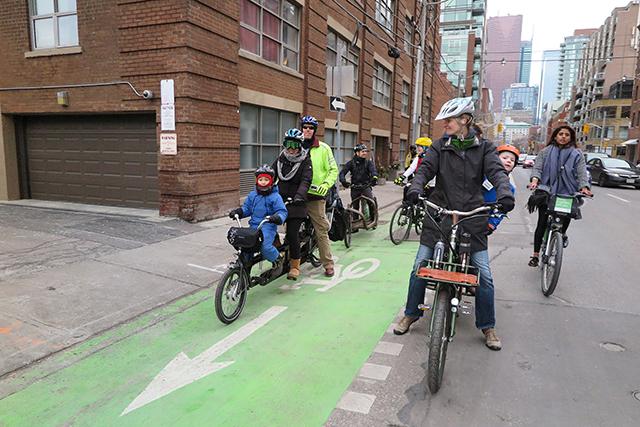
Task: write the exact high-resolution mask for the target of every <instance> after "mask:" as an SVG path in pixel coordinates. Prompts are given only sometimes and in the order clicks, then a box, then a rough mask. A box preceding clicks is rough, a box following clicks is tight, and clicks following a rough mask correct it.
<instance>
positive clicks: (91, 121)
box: [25, 115, 159, 208]
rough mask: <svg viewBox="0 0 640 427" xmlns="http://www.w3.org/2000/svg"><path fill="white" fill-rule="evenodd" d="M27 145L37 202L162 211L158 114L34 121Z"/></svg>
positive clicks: (30, 120) (27, 124)
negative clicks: (61, 202) (160, 203)
mask: <svg viewBox="0 0 640 427" xmlns="http://www.w3.org/2000/svg"><path fill="white" fill-rule="evenodd" d="M25 142H26V148H27V149H26V154H27V165H28V176H29V178H28V179H29V189H30V195H31V198H33V199H45V200H62V201H68V202H77V203H89V204H100V205H112V206H129V207H137V208H157V207H158V199H159V193H158V166H157V150H156V123H155V116H153V115H117V116H116V115H99V116H55V117H54V116H47V117H29V118H27V119H26V120H25Z"/></svg>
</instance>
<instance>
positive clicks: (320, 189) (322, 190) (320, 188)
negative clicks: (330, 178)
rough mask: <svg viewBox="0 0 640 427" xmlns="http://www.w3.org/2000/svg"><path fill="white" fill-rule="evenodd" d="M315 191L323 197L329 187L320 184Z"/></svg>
mask: <svg viewBox="0 0 640 427" xmlns="http://www.w3.org/2000/svg"><path fill="white" fill-rule="evenodd" d="M317 191H318V194H319V195H320V196H322V197H324V196H326V195H327V193H328V192H329V186H328V185H327V184H326V183H322V184H320V185H319V186H318V190H317Z"/></svg>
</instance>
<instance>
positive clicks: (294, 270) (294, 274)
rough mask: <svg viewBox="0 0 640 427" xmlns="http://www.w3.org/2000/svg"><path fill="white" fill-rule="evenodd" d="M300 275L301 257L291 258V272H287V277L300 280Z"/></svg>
mask: <svg viewBox="0 0 640 427" xmlns="http://www.w3.org/2000/svg"><path fill="white" fill-rule="evenodd" d="M299 275H300V258H298V259H291V260H289V274H287V279H289V280H298V276H299Z"/></svg>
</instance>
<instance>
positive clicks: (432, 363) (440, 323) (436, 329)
mask: <svg viewBox="0 0 640 427" xmlns="http://www.w3.org/2000/svg"><path fill="white" fill-rule="evenodd" d="M432 316H433V322H432V324H433V329H432V330H431V336H430V338H429V343H428V344H429V358H428V360H427V383H428V385H429V390H430V391H431V393H432V394H435V393H437V392H438V390H440V386H441V385H442V374H443V373H444V364H445V361H446V360H447V347H448V345H449V330H450V329H451V316H452V313H451V299H450V297H449V288H448V287H447V286H443V285H441V286H440V289H439V291H438V294H437V296H436V301H435V309H434V311H433V314H432Z"/></svg>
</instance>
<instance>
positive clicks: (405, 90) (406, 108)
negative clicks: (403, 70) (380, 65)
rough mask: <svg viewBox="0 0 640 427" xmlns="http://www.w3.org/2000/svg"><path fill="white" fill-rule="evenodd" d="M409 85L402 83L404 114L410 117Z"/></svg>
mask: <svg viewBox="0 0 640 427" xmlns="http://www.w3.org/2000/svg"><path fill="white" fill-rule="evenodd" d="M410 87H411V86H410V85H409V83H407V82H405V81H402V114H406V115H407V116H408V115H409V89H410Z"/></svg>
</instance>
